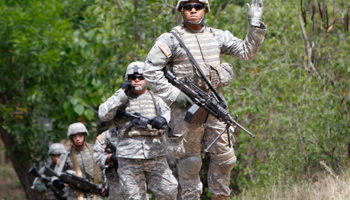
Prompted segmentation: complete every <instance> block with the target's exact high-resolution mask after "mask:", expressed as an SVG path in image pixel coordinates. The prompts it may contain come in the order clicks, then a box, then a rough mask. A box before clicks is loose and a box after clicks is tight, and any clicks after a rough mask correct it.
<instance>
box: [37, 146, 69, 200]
mask: <svg viewBox="0 0 350 200" xmlns="http://www.w3.org/2000/svg"><path fill="white" fill-rule="evenodd" d="M63 154H66V150H65V148H64V146H63V144H60V143H53V144H51V145H50V148H49V156H50V158H51V163H49V164H48V165H47V166H48V167H49V168H50V169H52V170H53V169H55V167H56V165H59V164H60V163H59V157H60V156H61V155H63ZM44 170H45V166H43V167H42V168H41V169H40V170H39V175H40V174H42V173H43V171H44ZM46 178H47V183H46V184H45V183H44V181H40V178H35V179H34V182H33V186H32V188H33V189H34V190H36V191H38V192H40V193H44V194H45V196H44V197H43V199H45V200H57V199H67V189H66V188H65V187H63V188H62V189H58V188H56V187H55V186H53V185H52V183H51V178H49V177H46ZM47 186H48V187H47ZM53 187H54V188H53ZM50 188H52V189H50ZM53 190H55V191H56V192H55V191H53ZM58 190H60V191H59V192H58Z"/></svg>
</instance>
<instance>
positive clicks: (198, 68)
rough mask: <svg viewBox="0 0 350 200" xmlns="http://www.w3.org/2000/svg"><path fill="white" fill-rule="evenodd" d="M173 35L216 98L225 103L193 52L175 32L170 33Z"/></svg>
mask: <svg viewBox="0 0 350 200" xmlns="http://www.w3.org/2000/svg"><path fill="white" fill-rule="evenodd" d="M170 33H171V34H173V35H174V36H175V38H176V39H177V40H178V41H179V43H180V46H181V47H182V48H183V49H184V50H185V51H186V54H187V56H188V58H189V59H190V61H191V62H192V64H193V65H194V66H195V67H196V69H197V70H198V71H199V73H200V74H201V76H202V77H203V79H204V80H205V82H206V83H207V85H208V86H209V88H210V90H211V91H213V93H214V94H215V96H216V97H217V98H218V100H219V101H220V102H223V100H222V99H221V97H220V96H219V95H218V93H217V92H216V90H215V89H214V87H213V86H212V85H211V83H210V82H209V80H208V79H207V77H206V76H205V75H204V73H203V71H202V69H201V68H200V67H199V65H198V63H197V61H196V59H194V57H193V56H192V54H191V52H190V51H189V50H188V49H187V47H186V45H185V44H184V43H183V42H182V40H181V39H180V38H179V36H178V35H177V34H176V33H175V32H173V31H170Z"/></svg>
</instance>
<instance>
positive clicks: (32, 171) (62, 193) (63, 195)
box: [28, 164, 67, 200]
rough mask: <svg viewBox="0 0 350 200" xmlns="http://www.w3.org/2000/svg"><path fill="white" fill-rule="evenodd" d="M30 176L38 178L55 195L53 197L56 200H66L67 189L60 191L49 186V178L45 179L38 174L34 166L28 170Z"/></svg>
mask: <svg viewBox="0 0 350 200" xmlns="http://www.w3.org/2000/svg"><path fill="white" fill-rule="evenodd" d="M28 172H29V173H30V174H32V175H34V176H35V177H37V178H40V179H41V180H42V181H43V183H44V184H45V186H46V187H48V188H49V189H50V190H51V191H53V192H54V193H55V196H56V197H57V198H58V199H62V200H63V199H67V197H66V196H67V195H66V194H67V189H66V188H63V189H62V190H60V189H58V188H56V187H55V186H53V185H52V184H51V181H50V179H49V178H47V177H44V176H43V175H42V174H40V173H39V172H38V170H37V168H36V166H35V164H33V166H32V167H31V168H30V169H29V171H28Z"/></svg>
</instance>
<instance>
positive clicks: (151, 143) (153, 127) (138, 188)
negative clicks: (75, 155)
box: [98, 62, 178, 200]
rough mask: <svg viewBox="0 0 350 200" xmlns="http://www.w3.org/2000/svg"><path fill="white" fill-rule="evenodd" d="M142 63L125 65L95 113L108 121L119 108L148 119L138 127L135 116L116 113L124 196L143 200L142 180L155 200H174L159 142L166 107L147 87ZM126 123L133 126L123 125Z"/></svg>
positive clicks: (174, 185)
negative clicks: (119, 85)
mask: <svg viewBox="0 0 350 200" xmlns="http://www.w3.org/2000/svg"><path fill="white" fill-rule="evenodd" d="M143 66H144V63H142V62H133V63H131V64H129V66H128V67H127V71H126V74H125V79H126V81H125V82H124V83H123V84H122V88H121V89H119V90H117V91H116V92H115V93H114V94H113V95H112V96H111V97H110V98H108V99H107V101H106V102H104V103H103V104H101V105H100V107H99V110H98V115H99V117H100V119H101V120H103V121H109V120H111V119H113V118H114V117H115V115H116V114H117V111H118V109H121V110H125V111H126V112H128V113H136V112H137V113H139V114H140V115H141V116H143V117H146V118H148V119H151V121H150V123H149V124H147V126H146V127H145V128H141V127H139V126H137V125H136V119H135V118H134V119H131V118H129V117H128V118H126V117H123V116H122V115H119V114H117V117H118V119H119V120H118V122H119V126H118V130H117V132H118V142H117V143H116V144H115V145H116V147H117V151H116V154H115V156H116V157H117V159H118V175H119V183H120V187H121V190H122V193H123V197H124V199H146V188H145V185H146V183H147V185H148V187H149V188H150V189H151V190H152V191H153V193H154V194H155V196H156V198H157V199H162V200H163V199H176V195H177V185H178V184H177V180H176V179H175V177H174V176H173V174H172V172H171V170H170V168H169V166H168V163H167V161H166V157H165V155H166V151H165V148H164V146H163V144H162V134H163V132H164V130H163V128H164V126H165V125H166V124H167V122H168V121H169V120H170V109H169V107H168V106H167V105H166V104H165V103H164V102H163V100H161V99H160V98H159V97H156V96H154V95H153V94H152V93H151V92H150V91H148V90H147V88H146V81H145V80H144V78H143V76H142V68H143ZM118 113H120V112H118ZM130 123H131V124H135V125H134V126H131V127H130V128H127V127H129V124H130ZM110 159H112V160H113V159H114V158H112V157H111V158H110ZM112 189H113V188H111V190H112Z"/></svg>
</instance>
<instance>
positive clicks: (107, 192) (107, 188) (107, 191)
mask: <svg viewBox="0 0 350 200" xmlns="http://www.w3.org/2000/svg"><path fill="white" fill-rule="evenodd" d="M104 189H105V190H104V191H103V192H102V191H101V194H102V196H103V197H108V195H109V184H106V185H105V187H104Z"/></svg>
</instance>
